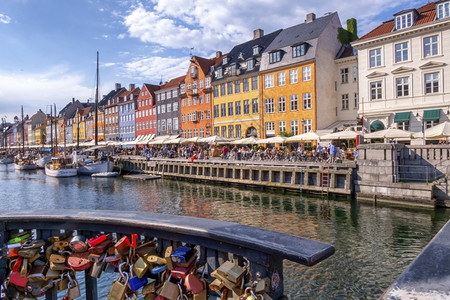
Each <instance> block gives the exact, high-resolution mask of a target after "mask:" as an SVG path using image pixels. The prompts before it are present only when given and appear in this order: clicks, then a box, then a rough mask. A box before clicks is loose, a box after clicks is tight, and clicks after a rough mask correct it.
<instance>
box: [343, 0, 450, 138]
mask: <svg viewBox="0 0 450 300" xmlns="http://www.w3.org/2000/svg"><path fill="white" fill-rule="evenodd" d="M449 4H450V0H445V1H442V0H440V1H436V2H431V3H428V4H426V5H424V6H422V7H420V8H418V9H407V10H403V11H400V12H398V13H396V14H394V18H393V19H392V20H389V21H386V22H384V23H383V24H381V25H380V26H378V27H377V28H375V29H374V30H372V31H371V32H369V33H368V34H366V35H365V36H363V37H361V38H360V39H358V40H357V41H355V42H353V43H352V46H353V47H355V48H356V49H357V50H358V71H359V94H360V104H359V111H358V114H359V117H364V120H365V124H364V125H365V127H366V128H368V129H370V130H371V131H375V130H380V129H383V128H388V127H397V128H401V129H407V130H411V131H415V132H420V131H422V122H423V124H424V127H425V128H428V127H431V126H433V125H436V124H438V123H442V122H444V121H446V120H448V117H449V113H450V111H449V110H450V65H449V63H450V5H449Z"/></svg>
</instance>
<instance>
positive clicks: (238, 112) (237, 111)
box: [234, 101, 241, 116]
mask: <svg viewBox="0 0 450 300" xmlns="http://www.w3.org/2000/svg"><path fill="white" fill-rule="evenodd" d="M234 106H235V114H236V116H240V115H241V101H236V102H235V103H234Z"/></svg>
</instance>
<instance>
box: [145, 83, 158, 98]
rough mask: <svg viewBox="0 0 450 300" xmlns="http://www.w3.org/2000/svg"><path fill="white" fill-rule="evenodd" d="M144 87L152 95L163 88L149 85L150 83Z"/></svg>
mask: <svg viewBox="0 0 450 300" xmlns="http://www.w3.org/2000/svg"><path fill="white" fill-rule="evenodd" d="M144 87H145V88H146V89H147V91H149V92H150V93H151V94H153V96H154V94H155V91H157V90H159V89H160V88H161V86H159V85H155V84H149V83H144ZM142 89H144V88H142Z"/></svg>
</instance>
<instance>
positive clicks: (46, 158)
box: [34, 155, 52, 169]
mask: <svg viewBox="0 0 450 300" xmlns="http://www.w3.org/2000/svg"><path fill="white" fill-rule="evenodd" d="M51 161H52V156H51V155H46V156H42V157H39V158H37V159H35V160H34V163H35V164H36V166H37V167H38V169H44V168H45V164H47V163H49V162H51Z"/></svg>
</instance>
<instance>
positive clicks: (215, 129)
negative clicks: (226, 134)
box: [214, 126, 220, 135]
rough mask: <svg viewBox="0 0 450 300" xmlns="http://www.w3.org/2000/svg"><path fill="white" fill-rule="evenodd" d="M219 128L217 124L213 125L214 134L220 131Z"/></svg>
mask: <svg viewBox="0 0 450 300" xmlns="http://www.w3.org/2000/svg"><path fill="white" fill-rule="evenodd" d="M219 130H220V128H219V126H216V127H214V135H219V133H220V132H219Z"/></svg>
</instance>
